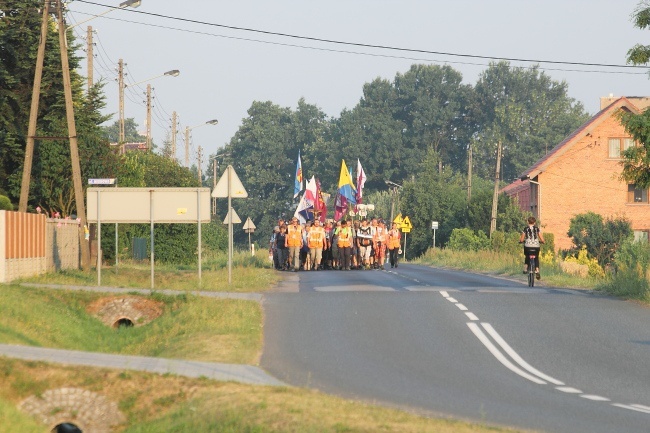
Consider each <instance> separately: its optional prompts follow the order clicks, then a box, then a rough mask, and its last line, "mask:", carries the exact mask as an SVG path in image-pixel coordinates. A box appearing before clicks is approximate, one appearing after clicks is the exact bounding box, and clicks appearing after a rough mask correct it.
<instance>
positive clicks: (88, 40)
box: [86, 26, 94, 92]
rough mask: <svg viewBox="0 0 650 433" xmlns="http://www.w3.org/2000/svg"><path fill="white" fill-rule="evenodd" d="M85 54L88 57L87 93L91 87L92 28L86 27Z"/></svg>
mask: <svg viewBox="0 0 650 433" xmlns="http://www.w3.org/2000/svg"><path fill="white" fill-rule="evenodd" d="M86 54H87V56H88V58H87V60H88V72H87V73H88V92H90V88H91V87H92V86H93V67H94V66H93V57H94V54H93V28H92V26H88V32H87V33H86Z"/></svg>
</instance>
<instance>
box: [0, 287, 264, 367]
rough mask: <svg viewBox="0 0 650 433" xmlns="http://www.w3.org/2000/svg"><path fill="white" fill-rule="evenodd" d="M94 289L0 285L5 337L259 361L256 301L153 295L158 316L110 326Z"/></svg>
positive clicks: (0, 335)
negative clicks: (93, 307) (93, 310)
mask: <svg viewBox="0 0 650 433" xmlns="http://www.w3.org/2000/svg"><path fill="white" fill-rule="evenodd" d="M102 297H105V295H102V294H99V293H94V292H78V291H58V290H44V289H25V288H24V287H20V286H18V285H4V286H2V290H0V342H2V343H6V344H23V345H29V346H41V347H51V348H58V349H70V350H82V351H88V352H102V353H116V354H123V355H142V356H157V357H164V358H182V359H191V360H197V361H210V362H224V363H238V364H253V365H255V364H257V362H258V360H259V356H260V353H261V347H262V328H261V324H262V310H261V306H260V305H259V303H257V302H254V301H243V300H237V299H209V298H197V297H195V296H192V295H182V296H173V297H172V296H163V295H158V294H155V295H152V296H151V297H150V298H151V299H154V300H157V301H160V302H162V304H163V313H162V315H161V316H160V317H158V318H157V319H155V320H154V321H152V322H151V323H148V324H146V325H143V326H135V327H131V328H118V329H115V328H111V327H109V326H107V325H105V324H104V323H102V322H101V321H100V320H99V319H97V318H96V317H94V316H93V315H91V314H90V313H89V312H88V307H89V305H90V304H92V303H93V302H94V301H96V300H98V299H100V298H102Z"/></svg>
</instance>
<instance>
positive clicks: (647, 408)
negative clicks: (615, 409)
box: [630, 404, 650, 412]
mask: <svg viewBox="0 0 650 433" xmlns="http://www.w3.org/2000/svg"><path fill="white" fill-rule="evenodd" d="M630 406H632V407H636V408H637V409H641V410H647V411H648V412H650V407H648V406H643V405H642V404H631V405H630Z"/></svg>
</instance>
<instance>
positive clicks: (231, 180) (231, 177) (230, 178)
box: [212, 165, 248, 284]
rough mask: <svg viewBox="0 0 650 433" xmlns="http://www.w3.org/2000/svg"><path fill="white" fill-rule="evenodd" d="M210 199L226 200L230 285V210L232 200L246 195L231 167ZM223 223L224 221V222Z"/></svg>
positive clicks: (230, 275)
mask: <svg viewBox="0 0 650 433" xmlns="http://www.w3.org/2000/svg"><path fill="white" fill-rule="evenodd" d="M212 197H214V198H226V197H227V198H228V215H227V216H226V220H227V221H228V284H232V255H233V227H232V224H233V222H234V221H233V214H234V209H233V208H232V198H246V197H248V193H247V192H246V188H244V185H243V184H242V183H241V180H239V177H238V176H237V173H235V169H234V168H232V165H229V166H228V167H226V171H225V172H224V173H223V175H222V176H221V179H219V182H218V183H217V186H215V187H214V190H213V191H212ZM224 223H225V221H224Z"/></svg>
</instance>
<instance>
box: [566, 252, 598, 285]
mask: <svg viewBox="0 0 650 433" xmlns="http://www.w3.org/2000/svg"><path fill="white" fill-rule="evenodd" d="M564 261H566V262H569V263H577V264H579V265H587V266H588V267H589V273H588V275H589V276H590V277H596V278H603V277H604V276H605V271H604V270H603V268H602V267H601V266H600V265H599V264H598V260H596V259H595V258H590V257H589V253H588V252H587V247H584V246H583V247H582V248H581V249H580V251H578V254H577V255H576V256H568V257H566V258H565V259H564Z"/></svg>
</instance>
